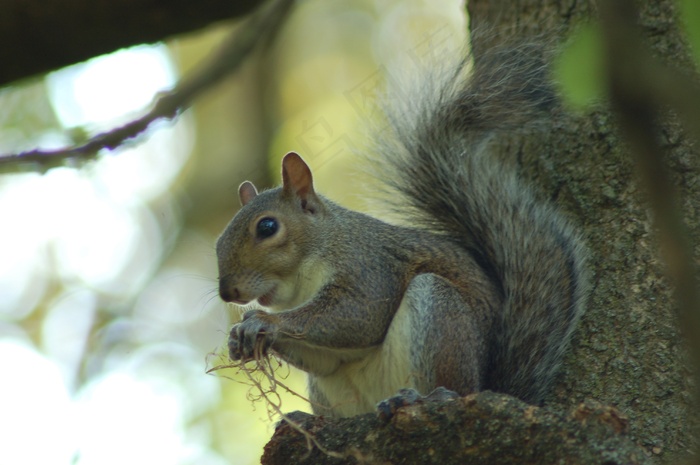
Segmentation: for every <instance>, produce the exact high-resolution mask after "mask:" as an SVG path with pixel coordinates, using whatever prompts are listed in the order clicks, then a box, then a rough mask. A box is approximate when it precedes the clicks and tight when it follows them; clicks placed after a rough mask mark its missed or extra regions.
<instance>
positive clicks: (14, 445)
mask: <svg viewBox="0 0 700 465" xmlns="http://www.w3.org/2000/svg"><path fill="white" fill-rule="evenodd" d="M236 27H237V24H236V23H223V24H219V25H216V26H214V27H211V28H208V29H206V30H202V31H200V32H198V33H196V34H192V35H188V36H184V37H180V38H178V39H177V40H172V41H169V42H168V43H162V44H156V45H149V46H140V47H135V48H132V49H126V50H122V51H119V52H116V53H114V54H111V55H107V56H102V57H98V58H95V59H93V60H91V61H89V62H85V63H82V64H78V65H75V66H71V67H69V68H65V69H62V70H59V71H56V72H53V73H51V74H49V75H47V76H46V77H45V78H43V79H41V80H33V81H31V82H26V83H23V84H21V85H16V86H10V87H6V88H3V89H0V109H1V110H0V153H15V152H18V151H21V150H27V149H31V148H36V147H41V148H57V147H64V146H66V145H70V144H73V143H76V142H80V141H82V140H84V139H85V138H86V137H88V136H90V135H93V134H95V133H96V132H99V131H103V130H106V129H109V128H112V127H114V126H116V125H118V124H120V123H123V122H125V121H128V120H129V119H130V118H133V117H134V115H136V114H138V113H139V112H140V111H143V109H144V108H145V107H146V106H147V105H148V104H149V103H150V102H151V100H152V98H153V96H154V95H155V94H156V93H157V92H159V91H161V90H164V89H168V88H171V87H172V86H173V84H174V83H175V82H176V80H177V79H178V77H179V76H180V75H182V74H183V73H186V72H187V71H188V70H190V69H192V68H193V67H196V66H197V64H198V63H199V62H200V60H202V59H203V58H204V57H205V56H206V55H207V53H208V52H209V51H210V50H212V49H214V48H215V47H216V45H217V44H218V43H219V42H220V41H221V40H222V39H223V38H224V37H226V35H227V34H229V33H230V32H231V31H233V30H235V28H236ZM465 29H466V18H465V16H464V7H463V5H462V2H460V1H456V0H441V1H435V0H433V1H427V0H426V1H419V0H413V1H389V0H356V1H345V2H327V1H323V0H308V1H306V2H301V3H300V5H299V7H298V8H297V9H296V11H295V12H294V14H293V15H292V17H290V18H289V20H288V22H287V24H286V26H285V28H284V30H283V31H281V33H280V35H279V36H278V38H277V41H276V44H275V45H274V47H272V49H270V50H268V51H267V53H265V54H258V55H256V56H255V58H254V59H252V60H250V61H249V62H248V63H247V64H246V65H245V66H244V67H243V69H242V70H241V71H240V72H238V73H237V74H235V75H233V76H230V77H229V78H228V79H226V80H225V82H224V83H222V84H220V85H218V86H217V87H215V88H213V89H211V90H210V91H209V92H208V93H207V94H206V95H205V96H204V97H202V98H200V99H199V100H198V101H197V102H196V104H195V105H194V107H193V109H191V110H189V111H187V112H186V113H185V114H183V115H182V116H181V117H180V118H178V120H177V122H176V123H175V124H162V125H160V127H158V128H156V129H154V130H152V131H150V132H149V134H148V135H147V137H145V138H143V139H142V140H140V141H139V142H138V143H133V144H131V145H129V146H126V147H123V148H121V149H119V150H118V151H116V152H115V153H105V154H102V155H101V156H100V157H99V158H98V160H97V161H95V162H91V163H89V164H87V165H84V166H80V167H75V168H70V167H67V168H57V169H52V170H50V171H48V172H47V173H45V174H12V175H9V174H8V175H2V176H0V218H2V221H3V223H2V225H1V226H0V366H2V367H3V375H2V381H1V383H0V386H1V387H0V389H1V390H2V393H3V395H1V396H0V412H1V413H0V444H2V447H0V464H8V465H10V464H12V465H14V464H37V463H42V464H79V465H88V464H100V465H104V464H111V463H115V464H120V465H121V464H124V463H128V464H132V465H138V464H142V463H143V464H149V465H151V464H153V463H159V464H195V463H196V464H202V465H219V464H228V463H235V464H253V463H259V457H260V455H261V453H262V447H263V445H264V444H265V443H266V441H267V440H268V439H269V437H270V435H271V434H272V430H273V426H274V421H275V418H272V419H270V418H269V416H268V413H267V409H266V407H265V405H264V403H263V402H262V401H257V402H255V401H253V400H252V399H251V398H252V397H254V396H255V390H254V389H251V387H250V385H249V384H246V377H245V376H243V375H242V374H240V373H235V371H233V370H230V369H229V370H221V371H216V372H215V373H213V374H207V373H206V371H207V369H209V368H212V367H213V366H216V365H217V364H220V363H224V362H225V357H223V358H222V357H221V353H222V350H224V349H225V345H226V338H227V331H228V329H229V327H230V325H231V324H232V323H233V322H234V321H235V320H236V319H237V318H238V317H239V311H238V310H237V309H235V308H233V307H228V306H226V305H225V304H223V303H222V302H221V301H220V300H219V298H218V295H217V290H216V289H217V280H216V278H217V270H216V261H215V253H214V243H215V240H216V237H217V235H218V234H219V232H220V231H221V230H222V229H223V227H224V226H225V225H226V223H227V222H228V221H229V220H230V218H231V217H232V216H233V215H234V214H235V212H236V209H237V208H238V206H239V203H238V199H237V188H238V185H239V184H240V183H241V182H242V181H243V180H245V179H248V180H251V181H253V182H255V183H256V185H258V186H259V187H269V186H272V185H275V184H276V183H278V181H279V179H278V177H279V174H278V171H279V162H280V159H281V157H282V156H283V155H284V154H285V153H286V152H288V151H290V150H296V151H298V152H299V153H300V154H302V156H304V158H305V159H306V160H307V161H308V162H309V164H310V165H311V167H312V169H313V170H314V175H315V181H316V186H317V189H318V190H319V191H321V192H323V193H325V194H326V195H328V196H329V197H331V198H332V199H334V200H336V201H338V202H340V203H341V204H343V205H345V206H349V207H352V208H355V209H364V208H365V206H364V203H363V200H362V198H363V197H366V196H368V195H367V193H366V192H362V189H363V187H361V186H364V184H362V182H361V181H363V179H362V175H361V172H362V170H361V167H358V166H357V153H358V152H361V151H362V150H363V147H364V146H365V145H366V143H367V141H366V134H367V127H368V126H372V124H373V122H374V123H376V124H381V123H379V121H380V119H379V118H378V117H377V109H378V106H377V102H376V99H375V96H376V94H377V92H381V89H383V88H384V86H385V85H386V84H387V83H389V82H390V81H392V80H399V81H400V80H401V79H402V78H404V77H405V76H404V75H405V74H406V71H405V70H406V69H408V68H407V66H408V67H410V66H411V65H412V64H419V63H421V62H425V61H431V60H432V61H435V59H443V58H447V57H453V56H456V55H458V54H459V53H461V51H462V50H463V49H464V45H465V41H466V33H465ZM369 196H371V195H369ZM216 354H219V355H216ZM279 375H280V376H281V377H284V378H285V380H284V382H285V383H286V384H288V385H289V386H290V387H292V388H293V389H295V390H297V391H298V392H300V393H304V391H305V388H304V378H303V375H302V374H300V373H298V372H296V371H294V370H290V369H288V368H286V367H283V368H282V369H281V370H280V373H279ZM281 395H282V401H281V402H282V409H283V410H285V411H291V410H296V409H303V410H308V406H307V405H305V403H304V402H303V401H302V400H300V399H299V398H297V397H295V396H293V395H289V394H284V393H281Z"/></svg>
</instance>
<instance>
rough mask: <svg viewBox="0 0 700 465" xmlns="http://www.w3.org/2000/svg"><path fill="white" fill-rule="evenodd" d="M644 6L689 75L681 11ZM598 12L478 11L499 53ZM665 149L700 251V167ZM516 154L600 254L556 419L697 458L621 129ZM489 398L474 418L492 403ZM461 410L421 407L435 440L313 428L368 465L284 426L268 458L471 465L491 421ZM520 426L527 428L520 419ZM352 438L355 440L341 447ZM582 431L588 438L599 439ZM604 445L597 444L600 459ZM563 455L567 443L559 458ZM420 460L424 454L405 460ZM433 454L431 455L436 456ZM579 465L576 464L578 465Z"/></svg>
mask: <svg viewBox="0 0 700 465" xmlns="http://www.w3.org/2000/svg"><path fill="white" fill-rule="evenodd" d="M641 3H644V5H642V11H641V17H640V24H641V25H642V28H643V33H644V35H645V39H646V40H648V41H649V42H650V44H651V46H652V48H653V49H654V51H655V52H656V53H658V54H659V56H660V57H662V59H663V60H664V61H665V62H668V63H674V64H676V65H679V64H680V65H683V64H686V65H687V64H688V63H689V61H688V56H687V54H686V48H685V46H684V44H683V40H682V38H681V35H680V32H679V26H678V12H677V10H676V5H675V3H674V2H673V1H671V0H654V1H650V2H641ZM594 5H595V1H593V0H584V1H572V2H561V1H560V0H545V1H542V0H518V1H513V0H470V1H469V2H468V10H469V14H470V21H471V26H472V27H473V28H484V27H486V28H489V30H491V31H493V33H491V34H488V35H487V36H485V37H486V39H487V40H488V41H500V40H505V41H508V40H511V41H512V40H513V39H512V38H513V37H514V36H515V37H522V36H527V35H531V34H535V35H538V36H540V37H541V36H550V37H552V38H560V39H561V38H563V37H565V36H566V34H567V33H569V32H571V30H572V28H573V27H575V26H576V25H577V24H580V22H581V21H582V20H585V19H586V18H590V17H591V16H592V15H594V14H596V12H595V8H594ZM490 45H491V44H490V43H487V42H477V43H475V44H473V46H474V53H475V59H476V60H478V59H479V50H480V49H482V48H484V47H488V46H490ZM659 137H660V138H661V140H662V141H663V146H664V148H665V152H666V153H664V161H665V164H666V165H667V166H668V168H669V170H670V175H671V177H672V179H673V180H674V182H675V185H676V186H678V188H679V191H680V192H679V193H680V198H681V199H682V201H681V203H682V205H681V206H680V207H681V209H682V212H683V215H684V219H685V221H686V224H687V226H688V228H689V230H690V233H691V239H692V243H693V244H698V243H700V242H699V241H698V238H699V233H700V224H699V223H700V221H699V218H698V207H699V206H700V192H699V190H700V177H699V175H700V166H698V164H699V163H700V162H699V160H698V157H697V155H696V153H695V152H694V151H693V149H692V147H691V142H690V141H689V140H688V138H687V137H686V136H685V134H684V133H683V131H682V130H681V129H680V127H679V125H678V124H677V122H675V121H674V120H673V119H672V118H667V121H664V124H663V129H662V131H661V134H659ZM502 149H503V153H502V154H500V155H501V156H502V157H504V158H506V159H510V160H511V161H513V162H514V163H516V164H517V166H518V170H519V171H520V173H521V174H522V176H523V177H524V178H526V179H528V180H529V181H531V183H532V184H533V185H534V186H535V187H536V189H537V190H538V191H539V193H540V194H541V195H542V197H543V198H549V199H551V200H552V201H553V202H554V203H556V204H557V205H558V206H559V207H561V208H562V209H563V210H565V211H567V212H568V213H569V215H570V216H571V217H572V218H573V219H574V220H575V221H576V222H577V223H578V224H580V225H581V227H582V229H583V231H584V233H585V237H586V239H587V242H588V245H589V247H590V250H591V260H590V267H591V268H592V272H593V273H592V275H593V283H592V284H593V290H592V295H591V300H590V306H589V309H588V312H587V314H586V315H585V317H584V318H583V320H582V322H581V326H580V329H579V331H578V333H577V335H576V340H575V343H574V349H573V350H572V351H571V353H570V354H569V355H568V358H567V360H566V363H565V367H564V369H563V373H562V376H561V378H560V382H559V383H558V385H557V386H556V389H555V392H554V393H553V394H552V396H551V399H549V401H548V402H547V406H548V407H547V408H548V409H549V410H550V411H556V410H560V411H569V410H570V409H572V408H574V409H575V408H576V407H575V406H576V405H579V404H580V403H581V402H584V401H586V400H587V399H595V400H596V401H599V402H601V403H602V404H605V405H610V406H615V407H616V409H617V411H619V412H621V415H623V416H625V417H627V418H628V419H629V430H628V436H629V438H630V439H631V440H632V441H634V442H635V443H636V444H637V445H639V446H641V448H642V449H643V450H644V454H645V455H646V456H648V458H649V459H650V460H652V461H654V462H659V463H677V462H678V461H680V460H682V459H684V458H687V457H688V455H687V452H688V450H689V449H691V448H694V445H693V440H692V439H693V437H694V435H693V433H692V431H693V429H692V428H691V424H692V423H694V421H693V420H692V418H694V417H693V416H692V415H691V414H692V412H693V407H692V403H693V402H692V394H691V391H692V382H691V379H690V374H689V370H688V366H687V361H686V357H685V351H684V347H683V344H682V339H681V336H680V332H679V329H678V324H677V315H676V312H675V310H676V309H675V304H674V301H673V298H672V288H671V286H670V284H669V282H668V280H667V279H666V277H665V276H664V269H663V263H662V262H661V259H660V257H659V252H658V238H657V237H656V235H655V231H654V230H653V227H652V223H651V217H650V212H649V210H648V205H647V203H646V202H645V193H644V192H643V190H642V189H641V187H640V185H639V183H638V180H637V179H636V176H635V170H634V166H633V163H632V159H631V157H630V156H629V154H628V153H626V152H625V150H624V146H623V144H622V142H621V140H620V138H619V136H618V134H617V132H616V128H615V119H614V117H613V115H611V114H610V113H609V112H607V111H605V110H600V111H596V112H592V113H590V114H588V115H585V116H570V117H563V118H562V119H561V120H557V121H552V122H551V127H549V128H548V130H545V131H543V132H542V133H541V134H540V133H538V134H537V135H536V136H535V137H527V138H520V139H517V140H510V141H507V142H504V144H503V146H502ZM697 252H698V250H697V247H696V249H695V250H693V251H689V253H694V256H695V257H697V255H698V254H697ZM480 396H481V395H478V396H476V397H474V398H471V400H469V401H468V402H466V404H469V403H470V402H471V403H472V405H473V404H479V403H480V402H488V401H487V400H484V399H482V398H481V397H480ZM451 408H452V409H457V410H459V412H460V413H458V414H454V416H453V417H452V418H451V419H449V420H447V421H445V419H444V418H443V417H441V416H440V415H434V413H435V412H434V411H433V410H431V409H430V408H428V407H426V406H417V407H411V411H410V413H407V414H406V415H409V416H411V417H412V418H413V419H414V420H416V419H417V420H416V421H417V422H418V423H420V424H421V425H422V427H423V430H421V429H420V427H419V426H416V425H412V427H411V434H410V435H406V434H403V432H402V431H401V428H397V423H400V422H401V421H402V420H401V419H398V420H396V422H393V423H390V424H389V425H382V424H380V423H377V422H376V421H374V420H373V419H372V416H371V415H370V416H365V417H361V418H357V419H355V420H349V421H342V422H333V421H329V420H325V419H323V418H320V419H314V420H313V421H311V420H309V419H304V423H303V424H304V426H305V427H308V428H309V430H310V431H313V433H314V436H315V437H317V438H318V439H319V440H320V442H321V443H322V445H323V446H324V447H326V448H327V449H329V450H335V451H344V452H345V453H348V452H351V453H350V456H354V457H355V458H350V457H347V458H345V459H342V460H340V459H330V458H328V461H327V462H326V461H325V460H326V458H325V457H323V458H322V455H318V453H317V452H318V451H315V452H314V453H313V454H311V455H306V456H305V455H304V454H305V451H306V439H305V438H304V436H302V435H301V434H299V433H298V432H296V431H295V430H294V429H292V428H289V427H288V426H286V425H284V424H283V425H282V426H281V427H280V428H278V430H277V432H276V434H275V436H273V439H272V440H271V441H270V443H269V444H268V446H267V448H266V453H265V456H264V458H263V461H264V463H270V464H272V463H283V461H284V460H291V462H294V463H297V462H298V461H299V460H301V459H304V460H307V461H306V462H303V463H356V459H357V458H360V460H366V461H367V462H370V463H430V462H433V460H432V459H429V457H434V458H435V460H434V461H435V463H442V464H445V463H463V461H464V460H465V459H466V456H465V455H464V448H465V447H473V446H470V445H469V444H466V443H465V442H464V441H463V440H462V435H461V433H460V432H459V428H464V427H465V425H471V427H474V425H475V424H476V425H479V423H478V421H477V420H476V419H478V418H479V414H477V413H474V412H471V413H465V410H464V405H463V404H454V405H452V407H451ZM511 413H514V412H511ZM538 414H539V413H538ZM460 415H467V416H466V418H468V420H464V418H465V417H460V419H457V418H456V417H458V416H460ZM470 415H475V416H470ZM574 416H575V415H574ZM484 420H485V421H488V420H487V419H486V418H484ZM392 421H393V420H392ZM512 421H516V420H515V419H514V418H512ZM421 422H422V423H421ZM553 425H554V424H553ZM556 425H557V426H553V427H554V428H566V426H565V424H564V423H557V424H556ZM338 428H341V430H342V431H341V434H336V433H338V430H337V429H338ZM581 428H582V431H583V430H584V429H585V425H583V424H582V425H581ZM389 430H391V431H389ZM435 431H439V434H438V435H437V436H438V437H439V438H444V437H446V436H449V437H450V438H453V440H452V441H449V440H448V441H445V442H440V443H439V445H438V443H437V442H436V443H435V444H436V447H437V448H439V453H437V454H435V451H433V452H431V453H429V454H428V455H420V452H419V451H416V450H415V447H414V446H415V441H418V439H415V438H421V437H435V436H434V434H435ZM528 431H529V432H531V433H533V434H532V436H529V435H525V436H517V435H508V434H507V433H506V434H507V437H505V438H503V440H504V441H505V442H502V443H501V446H502V445H503V444H505V443H507V444H510V445H512V444H511V443H512V441H516V442H518V445H519V447H521V448H523V449H527V448H529V447H533V445H534V444H535V443H536V442H537V441H536V440H535V439H534V438H535V437H538V436H537V434H535V433H534V432H533V431H534V430H532V429H529V430H528ZM326 434H327V436H326ZM474 434H475V435H480V434H482V431H481V430H480V429H479V430H478V431H475V432H474ZM321 438H323V439H321ZM594 442H595V440H591V443H590V445H591V447H593V446H594ZM397 443H398V444H399V445H398V446H396V444H397ZM427 443H430V441H427ZM555 443H556V440H553V442H552V448H554V446H555ZM422 444H426V443H425V442H424V443H422ZM295 447H296V448H295ZM490 447H499V446H495V445H494V446H490ZM621 447H622V446H621ZM446 448H447V449H446ZM485 450H486V451H488V450H491V451H493V450H494V449H493V448H491V449H489V448H486V449H485ZM397 451H398V452H397ZM406 451H412V452H410V453H409V454H405V455H402V452H406ZM421 451H423V452H426V453H427V452H429V451H428V450H427V448H423V449H421ZM295 454H296V455H295ZM632 456H635V454H634V453H632ZM632 456H627V458H621V457H617V458H608V459H606V460H609V461H605V463H626V461H629V462H630V463H632V462H634V461H636V459H637V458H638V457H637V458H633V457H632ZM562 457H563V456H559V458H562ZM635 457H636V456H635ZM541 458H542V459H544V456H541ZM280 460H281V461H280ZM322 460H323V461H322ZM489 460H490V462H489V461H488V460H487V462H489V463H513V462H512V460H515V459H514V458H513V457H512V456H509V455H502V456H498V457H494V456H492V457H490V458H489ZM523 460H524V459H523ZM425 461H428V462H425ZM291 462H290V463H291ZM565 462H566V463H574V461H571V460H568V459H565ZM575 462H576V463H603V462H604V460H603V459H602V457H597V458H592V459H591V461H588V460H586V459H584V458H583V457H582V456H581V457H579V460H576V461H575ZM470 463H471V462H470ZM522 463H530V462H528V461H527V460H524V461H523V462H522ZM533 463H536V461H534V462H533ZM543 463H544V462H543Z"/></svg>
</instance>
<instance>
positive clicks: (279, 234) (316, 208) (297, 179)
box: [216, 152, 326, 308]
mask: <svg viewBox="0 0 700 465" xmlns="http://www.w3.org/2000/svg"><path fill="white" fill-rule="evenodd" d="M238 194H239V196H240V200H241V204H242V205H243V206H242V208H241V209H240V210H239V212H238V213H237V214H236V216H234V218H233V220H231V222H230V223H229V225H228V226H227V227H226V229H225V230H224V232H223V234H222V235H221V237H219V240H218V241H217V243H216V255H217V257H218V262H219V294H220V295H221V298H222V299H223V300H224V301H226V302H235V303H238V304H242V305H244V304H247V303H248V302H251V301H253V300H256V299H257V301H258V303H259V304H260V305H263V306H265V307H271V308H284V307H286V308H289V306H290V305H297V304H298V303H299V302H297V300H299V298H300V296H299V295H298V294H299V285H298V284H299V283H297V282H296V281H297V280H298V279H299V275H300V273H299V272H300V268H301V267H304V265H305V263H306V262H307V261H308V258H309V257H310V256H311V255H313V253H314V252H315V247H314V243H316V242H317V241H316V236H317V235H318V228H317V227H316V226H317V225H318V223H319V220H320V219H321V218H322V217H323V216H325V214H326V208H325V205H324V202H323V200H322V199H321V197H319V196H318V195H316V193H315V192H314V188H313V178H312V175H311V170H310V169H309V167H308V165H307V164H306V163H305V162H304V160H302V158H301V157H300V156H299V155H298V154H296V153H294V152H290V153H288V154H287V155H285V157H284V159H283V160H282V187H278V188H275V189H270V190H267V191H263V192H260V193H258V190H257V189H256V188H255V186H254V185H253V184H252V183H251V182H249V181H246V182H244V183H243V184H241V186H240V187H239V189H238Z"/></svg>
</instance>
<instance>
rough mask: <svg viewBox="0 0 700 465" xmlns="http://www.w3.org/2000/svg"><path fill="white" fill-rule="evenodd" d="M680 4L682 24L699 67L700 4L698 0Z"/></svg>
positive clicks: (683, 1) (689, 0)
mask: <svg viewBox="0 0 700 465" xmlns="http://www.w3.org/2000/svg"><path fill="white" fill-rule="evenodd" d="M679 3H680V8H681V22H682V24H683V28H684V29H685V33H686V35H687V37H688V42H689V43H690V48H691V49H692V52H693V55H694V56H695V63H696V65H697V64H698V63H700V2H699V1H698V0H679Z"/></svg>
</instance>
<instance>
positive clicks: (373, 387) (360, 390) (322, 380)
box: [316, 299, 416, 417]
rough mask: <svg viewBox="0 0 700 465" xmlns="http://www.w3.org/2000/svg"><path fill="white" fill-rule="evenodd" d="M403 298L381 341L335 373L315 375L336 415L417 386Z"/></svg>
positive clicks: (351, 412)
mask: <svg viewBox="0 0 700 465" xmlns="http://www.w3.org/2000/svg"><path fill="white" fill-rule="evenodd" d="M407 308H408V307H407V304H406V300H405V299H404V300H403V301H402V302H401V305H400V306H399V309H398V310H397V312H396V315H394V319H393V320H392V323H391V326H390V327H389V331H388V332H387V335H386V337H385V338H384V341H383V342H382V344H381V345H379V346H378V347H377V348H376V349H374V350H372V351H371V352H370V353H369V354H368V355H367V356H366V357H365V358H363V359H362V360H359V361H355V362H351V363H345V364H343V365H341V366H340V367H339V368H338V369H337V370H336V371H335V372H334V373H332V374H331V375H327V376H321V377H316V384H317V387H318V389H319V390H320V391H321V392H322V393H323V395H324V396H325V397H326V399H328V401H329V403H330V406H331V409H332V410H333V411H334V412H335V414H336V415H339V416H343V417H347V416H352V415H357V414H360V413H367V412H373V411H374V410H375V409H376V404H377V403H378V402H380V401H382V400H384V399H386V398H388V397H391V396H393V395H394V394H396V393H397V392H398V391H399V390H400V389H402V388H406V387H413V388H415V387H416V386H415V381H414V379H413V378H414V375H415V373H411V363H410V351H411V348H410V341H411V334H410V333H411V325H410V320H409V315H408V310H407Z"/></svg>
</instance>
